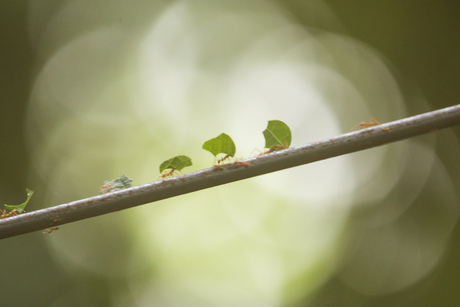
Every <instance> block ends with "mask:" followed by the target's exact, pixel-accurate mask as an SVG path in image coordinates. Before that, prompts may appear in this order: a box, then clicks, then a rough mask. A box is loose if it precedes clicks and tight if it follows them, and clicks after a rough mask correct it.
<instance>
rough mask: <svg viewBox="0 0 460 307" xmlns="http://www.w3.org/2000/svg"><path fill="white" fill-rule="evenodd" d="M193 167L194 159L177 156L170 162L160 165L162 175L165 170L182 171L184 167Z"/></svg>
mask: <svg viewBox="0 0 460 307" xmlns="http://www.w3.org/2000/svg"><path fill="white" fill-rule="evenodd" d="M191 165H192V159H190V158H189V157H187V156H183V155H182V156H176V157H174V158H171V159H169V160H166V161H164V162H163V163H161V165H160V173H162V172H163V171H164V170H165V169H171V170H178V171H180V170H182V169H183V168H184V167H187V166H191Z"/></svg>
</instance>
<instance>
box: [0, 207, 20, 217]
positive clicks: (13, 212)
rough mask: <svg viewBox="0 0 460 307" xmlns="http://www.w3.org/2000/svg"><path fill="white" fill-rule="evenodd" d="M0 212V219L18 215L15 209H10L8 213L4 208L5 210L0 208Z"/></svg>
mask: <svg viewBox="0 0 460 307" xmlns="http://www.w3.org/2000/svg"><path fill="white" fill-rule="evenodd" d="M0 212H1V213H2V215H1V216H0V219H6V218H7V217H12V216H16V215H19V212H18V210H16V209H14V210H11V212H9V213H8V212H7V211H6V209H5V210H2V209H0Z"/></svg>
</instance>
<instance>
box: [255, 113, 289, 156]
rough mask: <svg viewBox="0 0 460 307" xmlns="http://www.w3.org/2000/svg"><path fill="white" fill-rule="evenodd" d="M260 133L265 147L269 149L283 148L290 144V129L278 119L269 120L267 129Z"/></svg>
mask: <svg viewBox="0 0 460 307" xmlns="http://www.w3.org/2000/svg"><path fill="white" fill-rule="evenodd" d="M262 133H263V134H264V137H265V148H268V149H269V150H270V151H277V150H281V149H285V148H288V147H289V146H290V145H291V138H292V135H291V129H289V127H288V125H286V124H285V123H284V122H282V121H280V120H270V121H269V122H268V126H267V129H265V130H264V131H263V132H262Z"/></svg>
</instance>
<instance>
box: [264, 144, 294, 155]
mask: <svg viewBox="0 0 460 307" xmlns="http://www.w3.org/2000/svg"><path fill="white" fill-rule="evenodd" d="M287 148H289V145H287V144H283V145H280V144H276V145H274V146H272V147H271V148H269V149H268V150H267V151H264V152H261V153H260V154H259V156H262V155H266V154H269V153H272V152H275V151H278V150H282V149H287ZM256 150H257V151H259V152H260V150H258V149H256Z"/></svg>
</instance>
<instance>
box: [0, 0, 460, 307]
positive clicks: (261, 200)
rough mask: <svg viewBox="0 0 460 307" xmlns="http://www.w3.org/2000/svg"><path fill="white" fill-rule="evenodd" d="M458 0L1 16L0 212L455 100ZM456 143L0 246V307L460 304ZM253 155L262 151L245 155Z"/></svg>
mask: <svg viewBox="0 0 460 307" xmlns="http://www.w3.org/2000/svg"><path fill="white" fill-rule="evenodd" d="M459 13H460V4H458V3H457V2H455V1H447V0H444V1H414V0H408V1H396V0H389V1H385V2H382V1H356V0H352V1H338V0H337V1H336V0H323V1H319V0H314V1H300V0H289V1H269V0H264V1H262V0H258V1H254V0H250V1H212V0H200V1H144V0H136V1H121V0H111V1H96V2H94V1H89V0H83V1H82V0H79V1H76V0H61V1H38V0H32V1H3V2H2V3H1V5H0V16H1V17H0V25H1V27H0V59H1V60H0V63H1V70H0V76H1V82H0V103H1V121H0V125H1V129H0V131H1V132H0V133H1V142H2V151H1V152H0V154H1V159H0V164H1V168H0V169H1V174H2V176H1V177H0V180H1V184H0V197H1V202H3V203H6V204H19V203H21V202H23V201H24V199H25V188H26V187H28V188H30V189H32V190H34V191H35V194H34V196H33V197H32V200H31V202H30V204H29V205H28V208H27V210H28V211H33V210H37V209H41V208H45V207H49V206H54V205H58V204H61V203H64V202H68V201H72V200H77V199H81V198H85V197H90V196H93V195H96V194H98V192H99V186H101V185H102V183H103V181H104V180H110V179H114V178H117V177H119V176H120V175H122V174H126V175H127V176H128V177H130V178H132V179H133V181H134V182H133V184H134V185H139V184H143V183H147V182H151V181H154V180H157V179H158V177H159V173H158V166H159V165H160V163H161V162H163V161H164V160H166V159H169V158H170V157H173V156H175V155H178V154H186V155H188V156H190V157H191V158H192V160H193V162H194V165H193V166H192V167H190V168H189V170H186V169H185V170H184V172H187V171H194V170H198V169H202V168H207V167H210V166H211V165H212V163H213V157H212V156H211V155H210V154H209V153H208V152H205V151H203V150H202V149H201V145H202V143H203V142H204V141H206V140H208V139H210V138H213V137H215V136H217V135H218V134H220V133H222V132H226V133H227V134H229V135H230V136H232V138H233V139H234V140H235V142H236V145H237V155H236V156H237V157H239V158H244V157H248V156H249V155H251V154H252V153H253V152H254V150H255V149H257V150H262V149H263V144H264V141H263V137H262V133H261V132H262V130H264V129H265V127H266V124H267V121H268V120H271V119H280V120H283V121H285V122H286V123H287V124H288V125H289V126H290V127H291V129H292V132H293V145H294V146H296V145H301V144H305V143H308V142H311V141H317V140H321V139H324V138H328V137H332V136H336V135H339V134H342V133H346V132H349V131H350V130H351V129H352V127H353V126H354V125H355V124H357V123H359V122H362V121H367V120H369V119H370V118H371V117H372V116H375V117H376V118H377V119H379V120H380V121H382V122H387V121H392V120H396V119H400V118H404V117H407V116H410V115H415V114H419V113H423V112H427V111H431V110H435V109H439V108H443V107H447V106H450V105H453V104H456V103H458V99H457V97H458V96H459V87H458V85H457V83H458V80H460V35H459V34H460V33H459V32H460V24H459V22H458V15H459ZM459 133H460V129H459V128H458V127H457V128H452V129H447V130H445V131H439V132H436V133H434V134H431V135H426V136H421V137H416V138H414V139H411V140H406V141H402V142H398V143H395V144H391V145H387V146H384V147H381V148H375V149H371V150H367V151H364V152H360V153H355V154H351V155H348V156H346V157H338V158H334V159H330V160H326V161H322V162H319V163H315V164H311V165H306V166H302V167H297V168H294V169H290V170H284V171H282V172H278V173H274V174H269V175H265V176H261V177H259V178H253V179H249V180H245V181H242V182H237V183H233V184H229V185H226V186H222V187H217V188H213V189H209V190H205V191H200V192H196V193H192V194H188V195H183V196H180V197H177V198H174V199H169V200H164V201H161V202H158V203H154V204H147V205H144V206H141V207H137V208H133V209H130V210H125V211H123V212H118V213H113V214H110V215H107V216H101V217H96V218H92V219H88V220H85V221H80V222H76V223H72V224H68V225H63V226H62V227H60V230H59V231H58V232H55V233H53V234H49V235H48V234H42V233H41V232H36V233H31V234H27V235H22V236H18V237H14V238H10V239H6V240H2V241H1V242H0V263H1V270H0V272H1V273H0V276H1V278H0V294H1V295H0V301H1V302H2V303H1V305H2V306H457V305H460V295H459V292H460V286H459V283H458V280H459V276H458V275H459V274H460V265H459V264H458V259H459V258H460V247H459V246H460V244H459V243H460V228H459V227H458V215H459V205H460V203H459V199H458V197H459V193H458V188H459V183H460V176H459V174H460V173H459V163H458V157H459V153H460V150H459V144H458V139H459ZM256 152H257V151H256Z"/></svg>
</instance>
